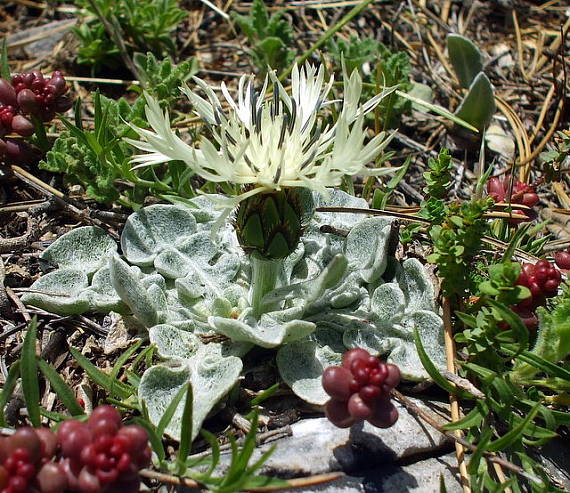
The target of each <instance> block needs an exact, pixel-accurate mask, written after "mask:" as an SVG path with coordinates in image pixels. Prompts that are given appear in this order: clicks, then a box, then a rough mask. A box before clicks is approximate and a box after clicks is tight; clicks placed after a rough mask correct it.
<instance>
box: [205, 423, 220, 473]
mask: <svg viewBox="0 0 570 493" xmlns="http://www.w3.org/2000/svg"><path fill="white" fill-rule="evenodd" d="M200 434H201V435H202V437H204V439H205V440H206V441H207V442H208V444H209V445H210V448H211V449H212V463H211V465H210V468H209V469H208V470H207V471H206V472H205V473H204V477H210V476H211V474H212V473H213V472H214V469H215V468H216V466H217V464H218V462H219V461H220V445H219V443H218V439H217V438H216V436H215V435H214V434H212V433H210V432H209V431H208V430H204V429H202V430H200Z"/></svg>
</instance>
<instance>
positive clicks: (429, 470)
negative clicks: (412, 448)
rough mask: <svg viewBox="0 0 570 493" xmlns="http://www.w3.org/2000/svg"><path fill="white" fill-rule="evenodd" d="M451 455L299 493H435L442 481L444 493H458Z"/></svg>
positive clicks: (372, 471) (370, 472)
mask: <svg viewBox="0 0 570 493" xmlns="http://www.w3.org/2000/svg"><path fill="white" fill-rule="evenodd" d="M456 464H457V461H456V459H455V455H453V454H449V455H446V456H443V457H439V458H436V459H426V460H422V461H420V462H416V463H414V464H410V465H408V466H402V467H398V466H396V465H394V464H388V465H385V466H379V467H378V468H375V469H370V470H368V471H366V472H364V473H363V474H362V475H360V474H359V475H356V476H345V477H343V478H340V479H338V480H336V481H333V482H330V483H325V484H322V485H320V486H316V487H309V488H302V489H298V490H295V491H297V492H299V493H324V492H326V493H436V492H438V491H439V489H440V481H441V478H443V481H444V483H445V488H446V490H447V492H448V493H461V492H462V491H463V489H462V487H461V484H460V483H459V475H458V472H457V467H456Z"/></svg>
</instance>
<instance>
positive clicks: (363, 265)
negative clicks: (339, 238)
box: [345, 217, 392, 283]
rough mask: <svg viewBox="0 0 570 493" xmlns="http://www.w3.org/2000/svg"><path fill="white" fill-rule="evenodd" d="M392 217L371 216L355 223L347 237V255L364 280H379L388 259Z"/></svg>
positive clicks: (369, 281) (370, 281)
mask: <svg viewBox="0 0 570 493" xmlns="http://www.w3.org/2000/svg"><path fill="white" fill-rule="evenodd" d="M391 222H392V220H391V219H387V218H383V217H370V218H367V219H363V220H361V221H360V222H359V223H358V224H357V225H355V226H354V227H353V228H352V229H351V230H350V233H349V234H348V236H347V238H346V250H345V251H346V256H347V258H348V261H349V263H350V266H351V267H352V269H355V270H359V271H360V275H361V277H362V279H363V281H364V282H367V283H373V282H375V281H377V280H378V279H379V278H380V277H381V276H382V274H383V273H384V270H385V269H386V264H387V261H388V255H387V252H388V246H389V241H390V234H391V226H390V223H391Z"/></svg>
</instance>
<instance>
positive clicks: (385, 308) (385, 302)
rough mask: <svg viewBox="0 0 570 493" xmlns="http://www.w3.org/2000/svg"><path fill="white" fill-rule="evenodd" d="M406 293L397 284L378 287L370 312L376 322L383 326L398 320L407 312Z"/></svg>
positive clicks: (374, 293)
mask: <svg viewBox="0 0 570 493" xmlns="http://www.w3.org/2000/svg"><path fill="white" fill-rule="evenodd" d="M406 307H407V303H406V297H405V296H404V293H403V292H402V290H401V289H400V286H399V285H398V284H396V283H392V282H390V283H386V284H382V285H380V286H379V287H377V288H376V289H375V290H374V292H373V293H372V297H371V298H370V310H371V312H372V316H373V317H374V320H375V321H376V322H378V324H380V325H381V326H384V325H386V324H389V323H390V322H391V321H393V320H394V319H395V320H398V318H400V317H401V316H402V315H403V314H404V311H405V310H406Z"/></svg>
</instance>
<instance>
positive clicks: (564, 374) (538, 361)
mask: <svg viewBox="0 0 570 493" xmlns="http://www.w3.org/2000/svg"><path fill="white" fill-rule="evenodd" d="M502 350H503V351H504V352H506V353H507V354H509V355H511V356H513V355H514V354H515V353H514V351H509V350H506V349H505V348H502ZM517 359H519V360H521V361H524V362H525V363H528V364H529V365H532V366H534V367H535V368H538V369H539V370H542V371H544V372H545V373H548V374H549V375H552V376H554V377H558V378H562V379H564V380H567V381H569V382H570V371H568V370H566V369H565V368H563V367H561V366H558V365H556V364H554V363H551V362H550V361H547V360H545V359H544V358H541V357H540V356H538V355H536V354H534V353H532V352H530V351H522V352H521V353H520V354H518V355H517Z"/></svg>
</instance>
